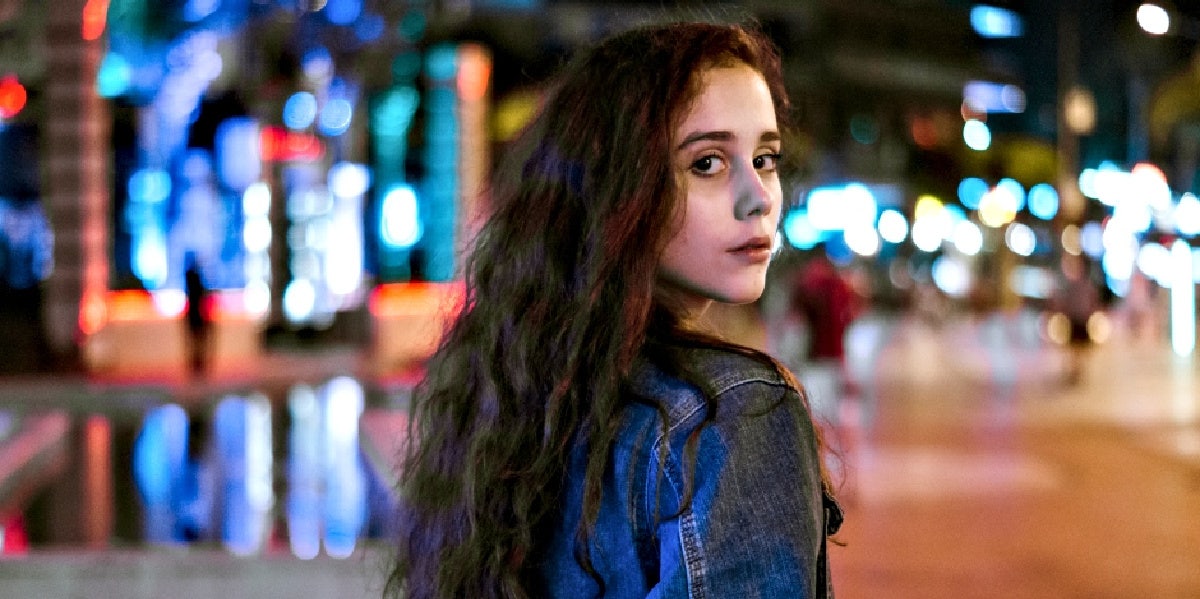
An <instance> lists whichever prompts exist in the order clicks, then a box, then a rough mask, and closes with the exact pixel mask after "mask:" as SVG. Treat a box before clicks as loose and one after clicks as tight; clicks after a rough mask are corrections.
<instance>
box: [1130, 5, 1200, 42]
mask: <svg viewBox="0 0 1200 599" xmlns="http://www.w3.org/2000/svg"><path fill="white" fill-rule="evenodd" d="M1174 12H1175V14H1174V17H1177V18H1173V17H1172V11H1170V10H1168V9H1167V7H1165V6H1163V5H1162V4H1158V3H1156V2H1143V3H1142V4H1141V5H1140V6H1138V9H1137V22H1138V26H1139V27H1141V28H1142V31H1145V32H1146V33H1149V34H1150V35H1154V36H1161V35H1166V34H1168V33H1172V34H1175V35H1178V36H1180V37H1184V38H1188V39H1192V40H1200V20H1197V19H1194V18H1189V17H1188V16H1187V15H1184V14H1180V13H1179V12H1178V11H1174Z"/></svg>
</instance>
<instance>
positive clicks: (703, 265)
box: [658, 65, 783, 311]
mask: <svg viewBox="0 0 1200 599" xmlns="http://www.w3.org/2000/svg"><path fill="white" fill-rule="evenodd" d="M701 84H702V86H701V89H700V95H699V96H697V98H696V100H695V102H694V103H693V105H692V107H691V110H690V111H688V112H687V113H686V114H685V115H684V117H683V121H682V122H681V123H680V125H679V127H678V128H677V129H676V130H675V135H674V138H673V141H672V144H673V152H674V155H673V157H672V164H673V166H674V172H675V175H676V178H677V179H676V180H677V181H678V189H679V192H680V193H681V194H683V196H684V198H685V201H684V203H683V210H684V212H683V213H682V214H681V215H680V217H679V219H680V220H679V222H678V224H677V226H678V229H677V230H676V232H675V235H674V237H672V238H671V240H670V241H669V242H668V243H667V247H666V250H665V251H664V252H663V255H662V258H661V259H660V261H659V265H658V283H659V287H660V289H661V290H662V291H664V292H666V293H667V294H669V296H670V297H672V298H673V299H675V300H676V301H681V302H683V303H684V307H685V308H688V309H689V311H697V310H702V309H703V308H704V307H705V306H707V305H708V303H709V301H712V300H716V301H719V302H726V303H733V304H741V303H747V302H752V301H754V300H756V299H758V297H759V296H760V295H762V291H763V287H764V286H765V285H766V276H767V266H768V264H769V263H770V260H771V254H772V249H773V247H774V246H773V244H774V241H775V231H776V226H777V225H778V223H779V212H780V201H781V196H782V195H783V192H782V190H781V188H780V184H779V175H778V173H777V172H776V165H777V163H778V160H779V151H780V136H779V128H778V125H777V123H776V121H775V105H774V103H773V102H772V100H771V92H770V90H769V88H768V87H767V83H766V81H765V80H764V79H763V78H762V76H761V75H759V74H758V73H757V72H756V71H754V70H753V69H751V68H750V67H748V66H745V65H738V66H732V67H718V68H713V69H709V70H707V71H705V72H704V73H702V74H701Z"/></svg>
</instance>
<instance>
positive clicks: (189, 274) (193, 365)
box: [183, 254, 212, 377]
mask: <svg viewBox="0 0 1200 599" xmlns="http://www.w3.org/2000/svg"><path fill="white" fill-rule="evenodd" d="M183 284H184V293H185V295H186V296H187V308H186V311H185V313H184V319H185V322H186V324H187V339H188V371H189V372H190V373H191V375H192V376H193V377H203V376H204V375H205V374H206V373H207V371H208V362H209V350H210V347H209V346H210V344H211V342H212V341H211V339H210V337H211V336H212V322H211V320H210V318H209V309H210V306H209V305H208V303H209V293H208V288H207V287H206V286H205V285H204V276H203V275H202V274H201V273H200V265H199V264H198V263H197V261H196V259H195V258H194V257H193V256H191V255H190V254H189V255H188V259H187V268H186V270H184V273H183Z"/></svg>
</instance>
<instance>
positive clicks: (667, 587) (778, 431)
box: [646, 381, 829, 599]
mask: <svg viewBox="0 0 1200 599" xmlns="http://www.w3.org/2000/svg"><path fill="white" fill-rule="evenodd" d="M716 406H717V409H716V415H715V418H713V419H711V420H706V419H705V417H704V416H705V412H704V410H700V411H698V412H697V413H693V414H691V415H689V416H688V418H687V420H685V421H684V422H681V423H679V425H678V426H674V427H672V428H671V429H670V431H669V432H668V435H667V439H666V442H668V443H669V452H668V459H667V462H666V464H665V467H664V468H663V469H661V470H660V469H657V468H650V469H648V472H649V476H648V478H649V480H647V485H646V488H647V489H649V490H650V492H648V493H647V497H649V498H654V497H657V498H658V501H659V504H658V506H657V512H658V514H659V517H658V519H657V520H655V521H654V526H655V531H656V533H657V538H658V543H659V560H660V561H659V564H660V572H659V574H660V578H659V581H658V584H657V585H656V586H654V587H653V588H652V589H651V592H650V595H649V596H651V597H672V598H674V597H680V598H683V597H688V598H693V599H699V598H708V597H796V598H812V597H817V592H818V590H820V591H821V596H822V597H824V596H826V593H825V591H826V590H827V589H828V587H829V584H828V579H827V576H828V574H827V565H826V564H825V563H824V560H823V559H822V555H821V554H822V549H823V547H824V542H825V509H824V504H823V493H822V490H821V480H820V473H819V472H820V470H819V466H818V459H819V458H818V455H817V447H816V440H815V435H814V430H813V426H812V421H811V419H810V418H809V416H808V414H807V412H806V410H805V408H804V405H803V403H802V402H801V401H800V399H799V396H798V395H797V393H796V391H795V390H793V389H791V388H790V387H788V386H786V385H783V384H772V383H768V382H761V381H752V382H749V383H745V384H742V385H739V386H738V387H735V388H733V389H730V390H728V391H727V392H725V393H723V394H722V395H721V396H720V397H718V398H717V404H716ZM690 437H694V438H693V440H692V442H691V443H692V447H690V448H689V446H688V445H689V438H690ZM648 511H649V512H651V513H652V512H653V511H654V510H653V509H652V508H651V509H649V510H648Z"/></svg>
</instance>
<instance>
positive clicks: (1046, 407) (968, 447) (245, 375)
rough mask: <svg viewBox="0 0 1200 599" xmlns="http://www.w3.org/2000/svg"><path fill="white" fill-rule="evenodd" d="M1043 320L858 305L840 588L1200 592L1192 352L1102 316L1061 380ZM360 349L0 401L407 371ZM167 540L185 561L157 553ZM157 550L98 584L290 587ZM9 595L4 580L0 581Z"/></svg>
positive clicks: (77, 382)
mask: <svg viewBox="0 0 1200 599" xmlns="http://www.w3.org/2000/svg"><path fill="white" fill-rule="evenodd" d="M1040 323H1041V321H1040V319H1039V317H1038V315H1036V314H1033V313H1028V312H1013V313H995V314H990V315H985V316H979V317H969V316H961V317H949V318H946V319H944V320H941V321H938V322H931V321H927V320H922V319H919V318H916V317H910V316H904V315H902V316H899V317H892V316H887V317H885V316H879V315H868V316H867V317H865V318H863V319H862V320H860V321H859V323H858V324H856V325H855V327H854V328H853V329H852V330H851V332H850V337H849V341H850V342H849V347H848V352H849V356H848V362H849V372H850V376H851V379H852V384H851V386H850V388H849V390H848V391H847V393H846V395H844V396H843V397H840V398H834V403H833V405H834V406H835V407H836V413H837V422H836V423H835V425H834V426H833V427H832V428H831V429H830V433H831V434H830V438H831V443H833V444H834V445H835V446H836V449H837V453H836V455H835V457H833V458H831V462H830V463H831V466H832V467H833V469H834V471H835V473H836V478H837V479H838V480H839V481H840V486H839V497H840V499H841V501H842V503H843V505H844V507H845V509H846V522H845V525H844V526H843V528H842V531H841V532H840V533H839V535H838V542H839V543H840V545H839V546H834V547H833V548H832V549H831V556H830V557H831V563H832V568H833V573H834V579H835V587H836V590H837V595H838V597H840V598H842V599H859V598H871V599H874V598H888V599H907V598H918V597H919V598H921V599H941V598H946V599H950V598H954V599H974V598H980V599H983V598H993V597H995V598H1001V597H1003V598H1033V599H1037V598H1055V599H1061V598H1068V599H1069V598H1081V599H1082V598H1087V599H1094V598H1099V599H1104V598H1110V597H1111V598H1127V597H1146V598H1163V599H1174V598H1185V597H1187V598H1196V597H1200V384H1198V383H1197V381H1198V379H1200V370H1198V368H1200V367H1198V363H1200V362H1198V360H1200V359H1198V358H1197V357H1194V356H1193V357H1186V358H1180V357H1177V356H1175V355H1174V354H1173V353H1171V351H1170V345H1169V342H1168V341H1167V340H1166V339H1165V338H1162V337H1153V338H1134V337H1132V336H1131V335H1130V334H1128V333H1126V332H1124V331H1123V330H1122V329H1121V328H1120V327H1119V326H1118V327H1117V328H1116V329H1115V331H1114V334H1113V336H1112V337H1111V338H1110V339H1109V340H1107V341H1106V342H1105V343H1103V344H1101V345H1099V346H1097V347H1095V348H1094V351H1092V352H1091V355H1090V356H1089V361H1088V364H1087V368H1086V370H1085V374H1084V377H1083V379H1082V381H1080V382H1079V383H1078V384H1076V385H1069V384H1067V383H1066V382H1065V380H1064V377H1063V355H1062V353H1061V352H1060V349H1059V348H1058V347H1056V346H1054V345H1052V344H1049V343H1047V342H1046V341H1045V340H1044V339H1043V337H1042V335H1041V334H1040V329H1039V327H1040ZM366 363H367V360H366V357H364V356H362V355H361V354H360V353H358V352H354V351H348V350H335V351H332V352H328V351H327V352H303V353H300V352H283V353H278V352H277V353H271V354H268V355H265V356H264V357H263V358H262V359H261V360H260V362H259V363H256V364H244V365H241V368H240V369H238V370H236V371H228V372H219V373H214V375H213V376H212V377H209V378H208V379H205V380H204V381H200V382H190V381H188V380H187V379H186V378H183V377H182V376H180V377H177V378H170V377H168V378H165V379H154V380H128V379H124V380H106V379H105V378H103V377H83V378H79V377H76V378H70V377H68V378H59V379H46V378H44V377H43V378H17V379H11V378H10V379H0V407H5V406H9V407H19V406H23V409H24V408H31V407H37V406H39V405H45V406H51V405H53V406H57V407H60V408H63V407H65V408H67V409H68V410H70V411H80V410H88V409H90V408H89V407H88V406H92V405H94V402H106V403H107V405H108V406H109V407H113V408H121V409H124V410H126V411H127V412H130V413H135V412H137V411H138V406H139V405H141V404H142V403H156V402H159V401H162V400H163V399H164V398H173V399H174V400H177V401H182V402H184V403H187V402H202V401H205V399H204V398H206V397H214V396H219V395H220V394H222V393H225V392H228V391H230V390H236V389H242V388H253V387H256V386H263V385H266V386H280V385H287V384H290V383H291V382H294V381H301V380H303V381H314V380H320V379H323V378H327V377H330V376H336V375H353V376H359V377H362V378H367V379H373V380H375V381H376V383H377V384H378V385H381V386H382V387H383V388H384V389H385V390H386V393H387V394H389V395H388V396H389V397H392V396H398V395H402V391H403V389H404V387H405V386H406V385H407V384H408V383H409V382H411V379H410V378H406V375H401V376H391V377H381V376H379V374H378V373H373V372H370V370H369V368H366V367H365V366H364V364H366ZM800 375H801V379H802V380H803V379H804V378H805V376H806V373H805V371H804V369H803V367H801V368H800ZM818 399H819V400H821V401H825V402H828V401H829V398H818ZM89 555H90V557H89V556H88V555H82V556H81V555H79V554H75V553H68V554H62V553H58V554H55V555H51V556H47V557H38V556H37V555H36V552H35V553H34V554H31V555H29V556H25V557H23V558H21V560H22V561H20V562H6V561H5V560H0V589H3V588H8V589H10V590H11V591H13V592H16V591H17V590H18V589H36V588H39V587H40V588H58V589H60V590H61V589H68V588H70V589H75V588H81V587H79V586H78V585H86V584H87V583H86V581H85V580H83V579H80V578H79V577H78V576H76V575H73V574H71V572H77V573H78V572H84V571H86V570H81V569H80V566H79V564H80V561H81V560H82V561H83V562H85V563H87V564H92V565H93V566H96V565H98V564H101V563H106V562H105V560H110V561H111V560H120V559H123V558H121V556H123V555H124V556H128V555H130V554H129V553H128V551H127V550H126V552H125V553H120V554H113V555H109V556H107V557H105V556H104V555H97V554H89ZM172 555H174V556H176V557H177V558H178V560H180V561H179V562H178V563H179V564H183V563H185V562H190V563H192V566H190V567H187V566H183V565H175V566H171V564H172V563H176V562H174V561H172V560H173V558H172ZM124 559H126V562H121V563H134V562H136V558H124ZM154 559H156V560H158V561H157V562H155V563H156V564H159V565H157V566H155V567H154V568H150V569H147V568H142V569H140V570H137V574H138V576H137V577H135V580H133V582H131V583H130V584H133V583H136V585H135V586H137V588H133V587H130V586H128V585H126V586H121V583H120V581H109V582H111V583H112V584H113V585H115V586H113V587H112V591H111V592H109V593H105V594H102V596H105V597H108V596H113V597H116V596H128V597H142V596H146V597H149V596H154V595H153V593H152V592H149V591H146V592H143V591H145V590H146V589H150V588H158V589H162V588H167V586H170V579H171V578H172V577H173V576H174V575H173V574H172V572H175V573H178V572H182V571H184V570H186V578H187V582H188V585H186V588H187V589H190V590H189V592H186V593H183V594H182V595H176V596H189V597H204V596H215V595H213V594H210V593H209V591H215V590H216V589H223V590H221V591H220V593H219V595H221V596H226V597H232V596H239V594H238V593H237V592H232V591H230V590H229V589H237V588H254V589H258V590H257V591H256V592H255V596H264V597H265V596H286V595H285V594H284V593H279V594H276V593H271V592H267V590H268V589H272V588H274V589H276V590H280V591H282V590H283V589H285V588H288V589H290V588H293V587H294V585H293V587H289V586H288V585H287V584H282V583H285V582H287V581H282V580H281V581H280V582H281V584H280V585H275V586H272V585H271V584H270V581H271V580H272V579H274V578H276V577H293V576H294V575H293V574H289V573H288V572H294V571H297V570H296V567H297V566H295V565H283V566H277V567H258V566H254V565H253V564H248V565H245V566H238V567H231V566H225V567H224V569H221V568H218V569H217V571H219V572H220V574H219V575H214V576H211V577H208V578H210V580H209V582H207V583H206V582H204V580H205V578H206V577H205V575H204V574H203V572H201V571H200V570H203V569H204V567H203V566H202V564H205V563H210V562H212V563H222V564H223V563H225V561H224V558H222V557H220V556H217V555H212V554H211V553H204V552H195V551H190V552H175V553H168V554H165V555H164V554H162V553H161V552H155V558H154ZM263 559H267V560H279V559H281V556H279V555H271V556H266V557H264V558H263ZM129 560H133V561H132V562H130V561H129ZM164 560H165V561H164ZM56 563H59V564H61V567H56V566H55V565H54V564H56ZM127 567H132V566H127ZM366 569H367V570H371V569H372V568H366ZM131 571H132V570H131ZM38 572H41V574H37V573H38ZM231 572H233V573H232V574H231ZM276 572H277V573H278V574H275V573H276ZM306 572H308V574H307V576H309V577H310V579H311V580H310V582H309V583H307V584H310V585H313V586H310V588H317V587H319V586H320V581H321V580H324V581H326V582H328V583H330V584H333V585H334V586H336V587H337V588H339V589H341V591H342V594H341V595H338V596H346V597H351V596H353V597H359V596H373V595H374V593H375V592H376V591H377V587H374V588H373V585H370V584H366V585H361V586H350V585H349V584H348V583H349V582H350V581H356V580H360V579H361V578H362V577H364V576H367V574H366V573H364V566H363V563H362V561H361V560H354V559H352V560H347V561H346V562H344V563H339V562H332V561H328V560H326V561H324V562H322V563H321V564H319V565H315V564H314V565H313V566H312V567H311V568H310V569H309V570H306ZM180 576H183V575H182V574H181V575H180ZM367 577H368V578H369V576H367ZM47 582H52V583H54V584H52V585H51V586H50V587H46V586H45V585H46V583H47ZM17 583H21V584H17ZM164 585H166V586H164ZM326 586H328V585H326ZM179 588H181V589H182V588H183V587H179ZM22 592H23V591H22ZM72 592H73V591H72ZM289 592H290V591H289ZM147 593H150V594H147ZM85 595H86V593H85ZM6 596H15V595H9V594H7V593H6V592H5V591H3V590H0V597H6ZM95 596H101V595H95Z"/></svg>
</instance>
